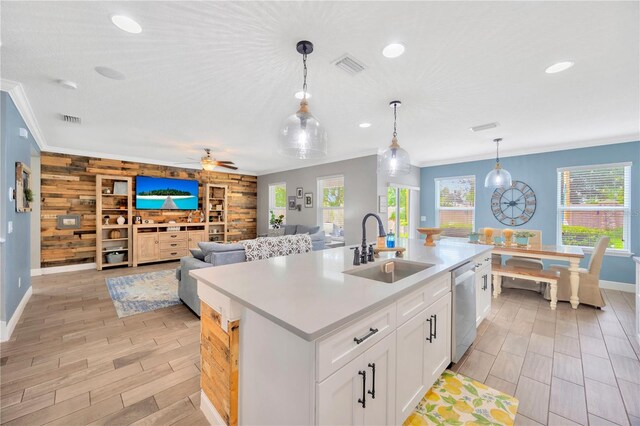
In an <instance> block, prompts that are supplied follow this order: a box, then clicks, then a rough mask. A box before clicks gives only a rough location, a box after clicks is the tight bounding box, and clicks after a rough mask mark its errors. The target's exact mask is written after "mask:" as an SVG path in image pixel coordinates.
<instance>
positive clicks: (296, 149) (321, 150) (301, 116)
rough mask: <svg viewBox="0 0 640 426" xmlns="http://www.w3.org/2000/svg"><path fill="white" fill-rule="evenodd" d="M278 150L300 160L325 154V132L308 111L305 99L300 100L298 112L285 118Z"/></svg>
mask: <svg viewBox="0 0 640 426" xmlns="http://www.w3.org/2000/svg"><path fill="white" fill-rule="evenodd" d="M279 152H280V153H281V154H282V155H286V156H288V157H295V158H299V159H302V160H307V159H314V158H322V157H324V156H326V155H327V133H326V132H325V130H324V128H323V127H322V126H321V125H320V122H319V121H318V120H317V119H316V118H315V117H314V116H313V115H312V114H311V113H310V112H309V108H308V104H307V100H306V99H302V102H300V109H299V110H298V112H296V113H295V114H293V115H291V116H289V117H287V119H286V120H285V123H284V125H283V126H282V130H281V131H280V146H279Z"/></svg>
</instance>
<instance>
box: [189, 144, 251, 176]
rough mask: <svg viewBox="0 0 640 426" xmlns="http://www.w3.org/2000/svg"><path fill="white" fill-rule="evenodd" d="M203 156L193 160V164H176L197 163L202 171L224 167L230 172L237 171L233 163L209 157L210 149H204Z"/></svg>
mask: <svg viewBox="0 0 640 426" xmlns="http://www.w3.org/2000/svg"><path fill="white" fill-rule="evenodd" d="M204 152H205V155H203V156H202V157H201V158H200V160H196V159H195V158H193V160H195V161H193V162H187V163H178V164H197V163H198V162H199V163H200V165H201V166H202V169H203V170H208V171H212V170H213V169H215V168H216V167H224V168H227V169H231V170H238V168H237V167H236V166H235V165H234V163H233V161H218V160H216V159H215V158H213V157H212V156H211V149H210V148H204Z"/></svg>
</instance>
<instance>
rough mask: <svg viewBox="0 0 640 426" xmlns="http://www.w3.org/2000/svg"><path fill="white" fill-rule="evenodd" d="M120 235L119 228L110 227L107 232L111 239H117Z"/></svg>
mask: <svg viewBox="0 0 640 426" xmlns="http://www.w3.org/2000/svg"><path fill="white" fill-rule="evenodd" d="M120 235H121V234H120V230H119V229H112V230H111V231H110V232H109V239H112V240H115V239H118V238H120Z"/></svg>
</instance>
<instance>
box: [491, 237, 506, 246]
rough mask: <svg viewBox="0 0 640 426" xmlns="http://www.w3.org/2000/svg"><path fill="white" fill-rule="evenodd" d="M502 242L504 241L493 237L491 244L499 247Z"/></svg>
mask: <svg viewBox="0 0 640 426" xmlns="http://www.w3.org/2000/svg"><path fill="white" fill-rule="evenodd" d="M503 242H504V239H503V238H502V237H493V244H495V245H497V246H501V245H502V243H503Z"/></svg>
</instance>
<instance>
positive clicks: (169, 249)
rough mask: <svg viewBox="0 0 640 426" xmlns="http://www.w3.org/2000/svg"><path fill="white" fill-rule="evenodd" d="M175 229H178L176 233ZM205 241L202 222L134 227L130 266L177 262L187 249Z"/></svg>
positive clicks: (204, 226) (187, 252)
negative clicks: (167, 261) (166, 261)
mask: <svg viewBox="0 0 640 426" xmlns="http://www.w3.org/2000/svg"><path fill="white" fill-rule="evenodd" d="M176 229H177V230H176ZM201 241H207V225H206V224H204V223H150V224H141V225H133V265H132V266H138V265H139V264H141V263H150V262H160V261H164V260H180V258H181V257H183V256H188V255H189V249H193V248H196V249H197V248H198V243H199V242H201Z"/></svg>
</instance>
